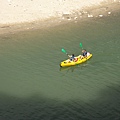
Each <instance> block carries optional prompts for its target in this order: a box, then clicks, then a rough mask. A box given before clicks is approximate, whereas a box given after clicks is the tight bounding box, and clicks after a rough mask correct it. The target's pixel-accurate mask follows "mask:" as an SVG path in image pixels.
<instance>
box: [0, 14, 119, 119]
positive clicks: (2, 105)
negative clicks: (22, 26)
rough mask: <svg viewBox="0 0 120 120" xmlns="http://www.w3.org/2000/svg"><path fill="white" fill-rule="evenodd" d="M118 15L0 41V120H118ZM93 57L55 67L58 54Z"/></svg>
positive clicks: (25, 33)
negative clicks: (62, 49)
mask: <svg viewBox="0 0 120 120" xmlns="http://www.w3.org/2000/svg"><path fill="white" fill-rule="evenodd" d="M119 21H120V15H119V14H117V15H113V16H109V17H105V18H100V19H97V18H96V19H94V18H92V19H89V20H85V21H78V23H74V22H71V23H68V24H65V25H61V26H56V27H53V28H49V29H44V30H35V31H30V32H21V33H19V34H12V35H5V36H1V37H0V120H58V119H59V120H119V119H120V53H119V51H120V22H119ZM80 42H82V44H83V48H85V49H87V50H88V51H89V52H91V53H92V54H93V57H92V58H91V59H90V60H89V61H87V62H86V63H83V64H81V65H78V66H74V67H68V68H60V67H59V64H60V62H61V61H62V60H65V59H67V56H66V54H64V53H62V52H61V48H64V49H65V50H66V51H67V52H68V53H69V54H72V53H74V54H75V55H79V54H81V48H80V47H79V43H80Z"/></svg>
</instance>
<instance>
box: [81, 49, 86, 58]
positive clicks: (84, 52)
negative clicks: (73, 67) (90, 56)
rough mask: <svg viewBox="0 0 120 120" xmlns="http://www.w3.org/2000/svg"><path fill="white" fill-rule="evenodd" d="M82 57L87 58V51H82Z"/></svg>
mask: <svg viewBox="0 0 120 120" xmlns="http://www.w3.org/2000/svg"><path fill="white" fill-rule="evenodd" d="M82 55H83V57H87V51H86V50H85V49H84V50H82Z"/></svg>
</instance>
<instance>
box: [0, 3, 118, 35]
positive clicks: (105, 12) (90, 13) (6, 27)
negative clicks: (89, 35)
mask: <svg viewBox="0 0 120 120" xmlns="http://www.w3.org/2000/svg"><path fill="white" fill-rule="evenodd" d="M118 11H120V1H117V2H103V3H101V4H100V5H94V6H91V7H85V8H82V9H80V10H74V11H72V13H70V14H68V13H66V14H63V15H62V16H58V15H57V16H54V17H52V16H51V17H50V18H47V19H42V20H34V21H28V22H23V23H13V24H12V23H9V24H0V35H5V34H15V33H16V32H21V31H29V30H30V31H31V30H37V29H43V28H48V27H54V26H58V25H61V24H65V23H68V22H71V21H74V22H75V23H77V22H78V21H80V20H84V19H92V18H102V17H105V16H110V15H113V14H114V13H115V12H118Z"/></svg>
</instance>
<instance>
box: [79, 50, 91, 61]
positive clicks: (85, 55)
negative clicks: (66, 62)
mask: <svg viewBox="0 0 120 120" xmlns="http://www.w3.org/2000/svg"><path fill="white" fill-rule="evenodd" d="M89 55H90V53H89V52H87V51H86V50H85V49H84V50H82V55H80V59H83V58H86V57H88V56H89Z"/></svg>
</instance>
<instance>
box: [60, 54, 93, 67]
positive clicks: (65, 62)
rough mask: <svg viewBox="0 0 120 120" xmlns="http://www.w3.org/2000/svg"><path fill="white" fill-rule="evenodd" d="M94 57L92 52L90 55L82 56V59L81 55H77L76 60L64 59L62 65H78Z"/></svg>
mask: <svg viewBox="0 0 120 120" xmlns="http://www.w3.org/2000/svg"><path fill="white" fill-rule="evenodd" d="M91 57H92V54H90V55H89V56H87V57H85V58H82V59H81V55H79V56H77V57H75V60H74V61H70V59H67V60H64V61H62V62H61V63H60V67H68V66H74V65H78V64H81V63H83V62H86V61H87V60H89V59H90V58H91Z"/></svg>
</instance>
